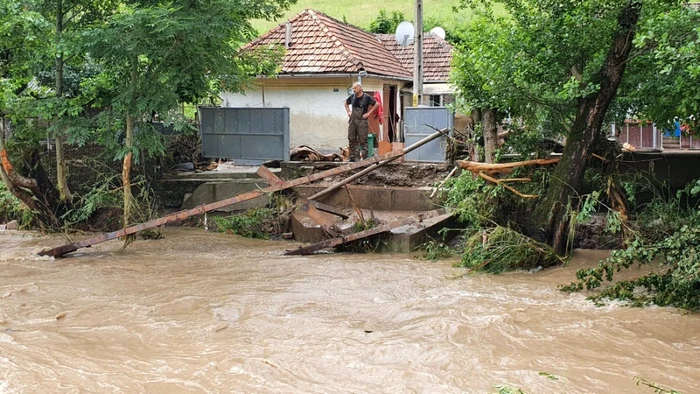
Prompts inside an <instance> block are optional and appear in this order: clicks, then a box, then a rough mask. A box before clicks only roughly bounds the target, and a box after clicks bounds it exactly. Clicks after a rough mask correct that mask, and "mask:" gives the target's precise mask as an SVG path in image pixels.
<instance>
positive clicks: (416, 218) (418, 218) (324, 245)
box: [284, 209, 444, 255]
mask: <svg viewBox="0 0 700 394" xmlns="http://www.w3.org/2000/svg"><path fill="white" fill-rule="evenodd" d="M443 213H444V211H442V210H439V209H438V210H434V211H428V212H421V213H419V214H416V215H411V216H408V217H405V218H402V219H398V220H394V221H393V222H390V223H387V224H382V225H381V226H377V227H374V228H371V229H369V230H364V231H360V232H358V233H354V234H349V235H345V236H342V237H337V238H332V239H328V240H325V241H322V242H318V243H315V244H311V245H307V246H302V247H299V248H297V249H290V250H287V251H286V252H285V253H284V254H286V255H307V254H311V253H313V252H317V251H319V250H323V249H328V248H334V247H336V246H339V245H343V244H346V243H348V242H352V241H357V240H359V239H363V238H367V237H371V236H373V235H377V234H380V233H383V232H386V231H391V230H393V229H395V228H398V227H401V226H406V225H408V224H413V223H416V222H422V221H423V220H425V219H430V218H433V217H436V216H440V215H441V214H443Z"/></svg>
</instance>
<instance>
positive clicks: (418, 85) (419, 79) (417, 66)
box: [413, 0, 423, 107]
mask: <svg viewBox="0 0 700 394" xmlns="http://www.w3.org/2000/svg"><path fill="white" fill-rule="evenodd" d="M415 11H416V15H415V19H416V39H415V41H414V42H413V106H414V107H417V106H418V105H421V104H423V0H416V10H415Z"/></svg>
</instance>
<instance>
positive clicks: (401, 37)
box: [394, 21, 416, 46]
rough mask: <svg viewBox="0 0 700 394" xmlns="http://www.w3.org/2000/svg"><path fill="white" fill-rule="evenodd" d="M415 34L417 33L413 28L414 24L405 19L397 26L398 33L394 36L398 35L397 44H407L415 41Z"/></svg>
mask: <svg viewBox="0 0 700 394" xmlns="http://www.w3.org/2000/svg"><path fill="white" fill-rule="evenodd" d="M415 35H416V33H415V29H414V28H413V24H412V23H411V22H407V21H403V22H401V23H399V25H398V26H396V34H395V35H394V37H396V43H397V44H399V45H401V46H406V45H408V44H411V43H413V39H414V37H415Z"/></svg>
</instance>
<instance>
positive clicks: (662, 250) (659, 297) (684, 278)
mask: <svg viewBox="0 0 700 394" xmlns="http://www.w3.org/2000/svg"><path fill="white" fill-rule="evenodd" d="M665 196H667V194H666V195H663V194H658V195H657V196H656V197H655V198H654V200H653V201H652V202H650V203H649V204H647V205H646V206H644V207H643V208H642V210H641V212H640V213H639V215H638V217H639V223H638V225H637V231H636V232H635V233H634V234H633V238H632V239H631V241H630V242H628V246H627V248H625V249H622V250H615V251H613V252H612V253H611V255H610V257H609V258H607V259H605V260H603V261H601V262H600V263H599V264H598V266H597V267H594V268H590V269H582V270H579V271H578V272H577V273H576V278H577V281H576V282H573V283H571V284H569V285H567V286H563V287H562V290H564V291H581V290H584V289H585V290H598V289H601V288H602V290H601V291H599V292H598V293H596V294H595V295H593V296H591V297H590V298H591V299H592V300H594V301H596V302H602V301H603V300H605V299H617V300H624V301H628V302H630V304H631V305H633V306H643V305H648V304H652V303H653V304H656V305H660V306H676V307H680V308H685V309H688V310H700V211H699V210H698V204H697V203H693V201H696V200H697V198H698V197H699V196H700V180H697V181H693V182H691V183H690V184H688V186H687V187H686V188H685V189H684V190H681V191H679V192H678V193H676V195H675V196H672V197H665ZM649 264H656V265H657V266H658V269H657V270H655V271H654V272H652V273H650V274H647V275H643V276H641V277H638V278H636V279H631V280H623V281H618V282H614V280H615V274H616V273H618V272H620V271H621V270H623V269H629V268H630V267H632V266H635V265H639V266H641V265H649ZM605 282H609V283H611V284H610V286H608V287H605V288H603V285H604V283H605ZM613 282H614V283H613Z"/></svg>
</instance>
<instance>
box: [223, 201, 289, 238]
mask: <svg viewBox="0 0 700 394" xmlns="http://www.w3.org/2000/svg"><path fill="white" fill-rule="evenodd" d="M275 217H276V216H275V211H274V210H272V209H270V208H256V209H250V210H248V211H246V212H244V213H240V214H235V215H230V216H226V217H215V218H214V223H216V226H217V228H218V229H219V231H221V232H224V233H227V234H237V235H240V236H242V237H246V238H258V239H269V238H270V230H271V229H270V223H271V222H272V221H273V220H274V219H275Z"/></svg>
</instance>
